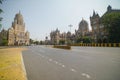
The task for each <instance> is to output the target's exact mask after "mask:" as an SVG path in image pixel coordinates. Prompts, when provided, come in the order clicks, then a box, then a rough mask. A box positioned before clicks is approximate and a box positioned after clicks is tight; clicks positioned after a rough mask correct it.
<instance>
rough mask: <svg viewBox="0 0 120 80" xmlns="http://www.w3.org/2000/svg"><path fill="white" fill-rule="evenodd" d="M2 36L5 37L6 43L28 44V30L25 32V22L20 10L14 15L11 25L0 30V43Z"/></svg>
mask: <svg viewBox="0 0 120 80" xmlns="http://www.w3.org/2000/svg"><path fill="white" fill-rule="evenodd" d="M3 38H4V39H7V41H8V45H29V32H28V31H26V32H25V23H24V21H23V16H22V15H21V13H20V12H19V13H17V14H16V15H15V18H14V21H13V22H12V26H11V27H10V28H9V29H8V30H4V29H3V30H2V31H1V32H0V43H2V40H3Z"/></svg>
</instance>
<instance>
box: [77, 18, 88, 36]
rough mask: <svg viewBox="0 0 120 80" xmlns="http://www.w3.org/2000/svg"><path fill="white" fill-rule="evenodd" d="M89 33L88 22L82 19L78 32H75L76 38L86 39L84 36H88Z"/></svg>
mask: <svg viewBox="0 0 120 80" xmlns="http://www.w3.org/2000/svg"><path fill="white" fill-rule="evenodd" d="M88 33H89V26H88V22H87V21H86V20H84V19H82V20H81V21H80V23H79V28H78V30H75V36H76V37H84V36H87V34H88Z"/></svg>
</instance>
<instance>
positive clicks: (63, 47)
mask: <svg viewBox="0 0 120 80" xmlns="http://www.w3.org/2000/svg"><path fill="white" fill-rule="evenodd" d="M53 47H54V48H60V49H68V50H70V49H71V46H68V45H64V46H61V45H54V46H53Z"/></svg>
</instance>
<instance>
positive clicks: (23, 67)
mask: <svg viewBox="0 0 120 80" xmlns="http://www.w3.org/2000/svg"><path fill="white" fill-rule="evenodd" d="M21 63H22V69H23V71H24V75H25V80H28V79H27V73H26V69H25V65H24V61H23V56H22V53H21Z"/></svg>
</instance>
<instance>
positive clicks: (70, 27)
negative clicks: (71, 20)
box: [68, 24, 73, 32]
mask: <svg viewBox="0 0 120 80" xmlns="http://www.w3.org/2000/svg"><path fill="white" fill-rule="evenodd" d="M68 27H70V32H71V27H73V25H72V24H70V25H68Z"/></svg>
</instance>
